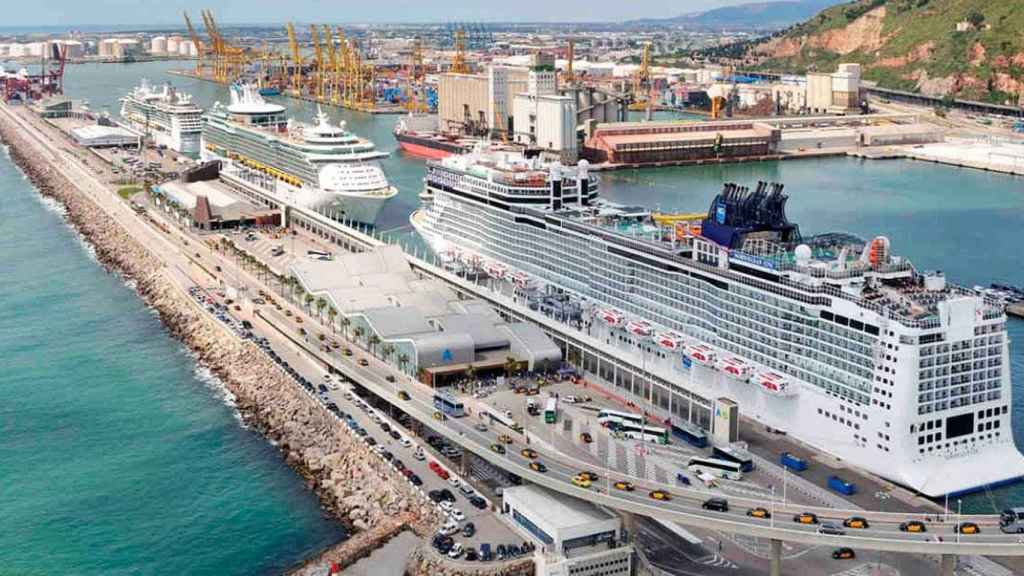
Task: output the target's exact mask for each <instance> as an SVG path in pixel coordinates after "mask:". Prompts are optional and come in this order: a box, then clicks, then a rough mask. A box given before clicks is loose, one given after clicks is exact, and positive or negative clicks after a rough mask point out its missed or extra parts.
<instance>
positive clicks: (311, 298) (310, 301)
mask: <svg viewBox="0 0 1024 576" xmlns="http://www.w3.org/2000/svg"><path fill="white" fill-rule="evenodd" d="M315 300H316V296H313V295H312V294H306V297H305V298H304V299H303V301H304V302H305V303H306V312H307V313H309V312H311V311H312V309H311V308H310V306H311V305H312V304H313V302H314V301H315Z"/></svg>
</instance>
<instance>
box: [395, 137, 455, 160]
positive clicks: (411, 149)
mask: <svg viewBox="0 0 1024 576" xmlns="http://www.w3.org/2000/svg"><path fill="white" fill-rule="evenodd" d="M395 140H397V141H398V146H399V147H400V148H401V149H402V151H403V152H405V153H407V154H411V155H413V156H417V157H419V158H426V159H432V160H439V159H441V158H446V157H448V156H452V155H456V154H465V153H466V152H468V151H469V149H468V148H467V147H465V146H463V145H461V144H458V143H455V142H444V141H439V140H434V139H432V138H422V137H417V136H413V135H410V134H406V133H401V132H399V133H397V134H395Z"/></svg>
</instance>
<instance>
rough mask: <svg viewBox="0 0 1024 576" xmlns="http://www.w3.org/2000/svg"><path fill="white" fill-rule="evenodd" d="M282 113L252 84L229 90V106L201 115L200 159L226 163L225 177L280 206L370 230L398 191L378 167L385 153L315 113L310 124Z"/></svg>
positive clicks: (215, 108)
mask: <svg viewBox="0 0 1024 576" xmlns="http://www.w3.org/2000/svg"><path fill="white" fill-rule="evenodd" d="M285 111H286V109H285V107H284V106H282V105H280V104H276V103H270V102H267V101H265V100H264V99H263V97H262V96H260V93H259V89H258V88H257V87H255V86H251V85H235V86H232V87H231V103H230V104H228V105H226V106H225V105H223V104H221V103H220V102H218V103H216V104H214V106H213V108H212V109H211V110H210V112H209V113H207V114H206V115H205V116H204V117H203V149H202V154H203V158H204V159H206V160H221V161H223V162H224V163H225V170H226V171H229V172H235V173H237V174H238V175H239V177H240V179H241V180H243V181H245V182H247V183H249V185H251V186H254V187H258V188H259V189H260V190H261V191H263V192H266V193H268V194H270V195H272V196H273V197H274V198H275V199H276V200H278V201H280V202H282V203H285V204H289V205H297V206H303V207H307V208H311V209H314V210H318V211H320V212H324V213H330V214H332V215H334V216H336V217H338V218H342V219H344V220H348V221H351V222H356V223H360V224H369V225H372V224H374V222H375V221H376V220H377V215H378V214H380V211H381V209H383V207H384V205H385V204H386V203H387V201H388V200H390V199H391V198H394V196H395V195H396V194H397V193H398V191H397V190H396V189H395V187H394V186H391V185H390V184H389V183H388V180H387V178H386V176H385V175H384V170H383V169H382V168H381V166H380V163H379V162H378V160H380V159H381V158H386V157H387V153H386V152H382V151H380V150H378V149H377V148H376V146H375V145H374V144H373V142H370V141H369V140H366V139H364V138H360V137H359V136H356V135H355V134H353V133H351V132H349V131H348V130H346V129H345V125H344V123H342V124H340V125H335V124H332V123H331V122H330V120H329V119H328V117H327V115H326V114H324V112H323V110H320V109H319V108H318V109H317V115H316V120H315V122H314V123H312V124H306V123H302V122H296V121H294V120H290V119H289V118H287V116H286V113H285Z"/></svg>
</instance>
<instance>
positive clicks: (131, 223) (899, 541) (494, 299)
mask: <svg viewBox="0 0 1024 576" xmlns="http://www.w3.org/2000/svg"><path fill="white" fill-rule="evenodd" d="M37 121H38V120H33V119H31V118H25V114H19V113H18V112H16V111H13V110H11V109H10V108H8V107H6V106H2V107H0V125H3V124H11V123H14V124H16V125H18V126H19V127H20V129H22V130H23V131H25V132H28V133H31V135H32V136H34V137H35V139H36V142H35V143H34V144H32V145H33V146H35V147H36V149H37V150H39V151H40V152H41V153H40V156H41V158H40V161H43V162H49V163H51V164H53V165H60V164H66V166H65V167H64V168H62V169H61V170H62V172H63V174H64V175H65V178H67V180H68V181H69V182H75V183H76V184H78V186H79V187H90V188H91V190H90V192H88V194H89V196H90V197H91V198H92V200H93V201H94V202H96V203H97V204H98V205H100V206H103V207H104V209H105V210H108V213H109V214H112V215H114V216H113V217H114V220H115V221H116V222H117V223H119V224H120V225H122V226H124V227H125V229H126V230H131V231H132V233H133V234H134V235H138V237H140V238H143V239H145V241H147V242H155V243H157V244H159V245H160V246H169V247H170V250H168V251H167V252H166V253H163V251H161V252H162V257H163V258H165V259H168V261H169V262H173V263H174V267H175V268H176V269H177V270H178V272H175V273H173V274H172V275H174V276H178V275H180V276H181V277H182V281H183V282H186V280H184V278H186V277H187V274H185V271H186V270H192V269H194V268H196V267H198V266H200V264H199V263H200V262H202V263H204V264H203V265H205V264H206V263H208V262H211V261H215V262H219V264H218V266H225V267H228V266H230V264H229V263H228V262H229V259H227V260H226V259H224V258H223V257H220V256H217V255H215V253H214V251H213V250H211V249H209V248H206V247H202V246H200V247H195V250H196V251H195V252H194V255H193V247H192V245H190V244H189V243H188V240H189V239H191V240H194V237H193V236H191V235H187V234H184V233H181V231H180V230H179V229H178V228H177V227H176V226H175V223H174V222H173V221H171V226H168V225H167V224H162V225H163V226H165V227H166V228H169V229H170V230H172V231H173V232H174V234H169V233H168V231H167V230H166V229H161V228H159V226H157V225H156V224H155V223H154V224H150V223H147V222H153V221H151V220H147V219H145V218H143V217H142V216H140V215H138V214H135V213H132V212H131V211H129V210H128V208H127V205H126V203H124V202H123V201H120V200H119V199H117V198H116V197H115V195H114V194H113V191H112V190H110V189H109V188H105V187H103V186H101V185H98V183H96V181H95V178H94V177H93V176H90V175H89V173H88V171H87V170H84V169H83V168H82V167H81V166H79V165H78V162H79V161H80V160H81V158H82V156H81V155H78V158H77V159H76V158H75V156H76V154H75V153H74V152H73V151H68V150H66V149H63V150H62V149H61V148H60V147H59V145H55V144H52V143H49V144H48V143H46V138H45V137H44V136H43V134H44V131H43V130H42V129H40V128H38V127H35V126H33V124H34V123H35V122H37ZM9 128H10V126H8V129H9ZM18 145H19V144H18V143H14V142H12V147H14V146H18ZM94 183H96V185H93V184H94ZM236 184H239V183H236ZM247 190H249V193H250V194H257V193H255V192H252V191H251V189H247ZM239 191H241V187H239ZM257 196H258V194H257ZM253 199H259V200H262V204H264V205H265V204H266V203H267V200H268V199H267V198H258V197H257V198H253ZM281 208H282V210H283V212H284V213H285V221H286V222H287V223H289V224H290V225H292V226H294V227H296V228H298V229H301V230H303V231H304V232H303V233H304V234H309V235H311V236H315V237H317V238H320V239H321V240H323V241H326V242H329V243H331V244H335V245H338V246H344V247H346V248H347V249H350V250H354V251H368V250H373V249H376V248H381V247H384V246H386V244H387V242H384V241H383V240H381V238H380V237H379V235H376V234H374V233H366V232H362V231H358V230H354V229H352V228H349V227H347V226H343V225H341V223H339V222H337V221H336V220H334V219H332V218H330V217H328V216H326V215H323V214H320V213H318V212H314V211H310V210H304V209H301V208H296V207H289V206H282V207H281ZM159 218H161V219H163V217H162V216H160V217H159ZM181 242H184V244H181ZM183 246H189V248H187V249H183ZM111 249H112V250H113V248H111ZM407 256H408V255H407ZM417 256H418V253H417V252H416V251H415V250H414V251H413V254H412V255H411V257H408V262H409V265H410V266H411V267H412V268H413V269H414V270H416V271H418V272H420V273H422V274H424V275H429V276H432V277H436V278H440V279H442V280H444V281H445V282H447V283H448V284H449V285H451V286H452V287H453V288H454V289H456V290H458V291H460V292H464V293H465V294H471V295H472V296H473V297H475V298H480V299H485V300H487V301H489V302H490V303H492V304H493V305H494V306H495V307H497V308H499V309H500V310H501V311H502V312H503V313H505V314H507V315H508V316H510V317H518V318H522V319H526V320H529V321H531V322H534V323H536V324H537V325H539V326H542V328H543V329H544V330H545V331H546V332H548V334H549V335H550V336H552V337H553V338H554V339H556V341H560V342H562V343H564V344H565V346H566V348H567V350H568V349H571V347H572V346H575V347H576V348H575V349H578V350H582V351H584V352H589V353H591V354H594V355H598V356H597V357H598V358H600V359H601V360H602V361H605V362H608V363H609V365H610V366H612V367H613V370H623V371H629V372H630V374H631V376H632V375H634V374H635V375H637V376H639V377H641V378H647V379H656V378H659V376H658V375H657V374H652V373H650V372H649V371H646V370H643V369H638V368H637V367H635V366H632V365H631V360H630V359H628V358H625V357H624V355H623V353H622V351H621V350H616V349H614V348H611V347H607V346H601V345H600V343H599V342H596V341H594V339H592V338H589V337H588V336H586V335H585V334H581V333H579V331H578V330H577V331H573V330H571V329H568V328H567V327H566V326H565V325H561V324H559V323H557V322H555V321H554V320H552V319H551V318H548V317H546V316H544V315H543V314H540V313H538V312H534V311H531V310H529V309H527V308H525V307H524V306H522V305H521V304H518V303H517V302H515V301H514V299H512V298H510V297H508V296H506V295H503V294H500V293H495V292H493V291H491V290H490V289H488V288H487V287H484V286H481V285H479V284H476V283H474V282H469V281H467V280H466V279H464V278H461V277H459V276H457V275H456V274H454V273H452V272H451V271H448V270H445V269H444V268H443V267H442V266H439V265H437V264H436V263H434V262H431V261H429V260H427V259H422V258H418V257H417ZM228 269H229V270H233V271H234V272H235V274H238V275H241V276H243V277H245V278H246V279H247V280H246V281H247V282H250V283H251V285H253V286H261V285H264V286H269V285H268V284H264V283H263V282H261V281H260V280H259V279H258V278H256V276H254V275H253V273H252V272H251V271H250V270H242V269H240V268H239V267H237V266H235V267H233V268H228ZM212 273H213V272H211V274H212ZM271 290H272V288H271ZM245 305H246V306H247V307H248V306H252V302H251V298H249V299H247V300H246V302H245ZM289 311H291V312H292V313H293V315H298V314H302V316H304V317H305V318H307V326H310V327H312V326H314V325H315V323H316V318H315V316H314V315H313V314H312V313H309V312H308V311H303V309H302V307H301V306H291V307H289ZM271 314H274V313H273V312H271ZM274 322H275V323H279V324H280V323H285V322H286V321H285V320H283V318H276V319H275V320H274ZM321 322H322V320H321ZM284 325H285V326H287V327H286V328H281V329H282V330H287V331H289V333H290V334H291V337H292V338H297V337H301V336H298V334H300V333H299V332H298V331H297V328H298V327H297V326H296V325H294V324H284ZM312 356H313V357H314V358H315V360H316V361H317V362H318V363H319V365H320V366H326V367H328V368H329V369H330V371H332V372H333V373H338V374H342V375H344V376H346V377H347V378H348V379H350V380H352V381H354V382H358V383H359V384H361V385H362V386H363V387H365V388H366V389H367V390H369V391H371V392H373V393H374V394H375V395H376V396H377V397H379V398H381V399H383V400H385V401H387V402H388V403H389V404H391V405H393V406H401V407H402V408H403V409H404V410H405V412H406V413H407V414H409V415H410V416H412V417H413V418H414V419H415V420H417V421H419V422H420V423H421V425H423V426H425V427H426V428H429V429H430V430H432V431H433V432H435V433H437V434H440V435H442V436H444V437H446V438H448V439H449V440H450V441H451V442H453V443H456V444H458V445H460V446H462V447H464V448H465V449H467V450H468V451H470V452H472V453H473V454H474V456H475V457H477V458H479V459H482V460H484V461H486V462H488V463H489V464H490V465H492V466H495V467H499V468H503V469H507V470H513V471H515V473H516V474H518V475H519V476H521V477H522V478H524V479H527V480H529V481H530V482H533V483H535V484H538V485H541V486H545V487H547V488H550V489H552V490H555V491H557V492H561V493H564V494H568V495H573V496H577V497H583V498H586V499H588V500H592V501H595V502H599V503H601V504H604V505H607V506H609V507H612V508H616V509H620V510H625V511H630V512H636V513H639V514H642V515H645V516H654V517H659V518H666V519H671V520H674V521H677V522H680V523H682V524H690V525H700V526H709V527H712V528H716V529H719V530H722V531H725V532H729V533H738V534H747V535H753V536H760V537H765V538H768V539H770V540H772V542H773V546H772V550H773V553H774V554H775V558H776V559H775V560H773V562H772V573H773V574H778V573H779V569H780V568H779V560H778V558H779V553H780V550H781V541H783V540H787V541H796V542H805V543H810V544H824V545H834V544H835V543H837V542H838V540H837V537H836V536H830V535H823V534H818V533H816V532H811V531H807V530H803V529H800V527H798V526H794V525H791V524H787V525H785V526H782V525H781V524H780V525H779V526H775V525H770V526H769V525H768V524H765V523H757V522H751V521H749V520H746V519H743V518H742V510H740V511H739V512H740V513H739V514H737V515H728V516H724V515H714V514H708V513H706V512H700V511H699V507H698V506H695V504H697V505H699V503H700V502H701V501H702V500H703V499H704V498H705V496H706V494H707V493H706V492H704V491H702V490H693V489H684V488H680V487H678V486H675V485H671V490H672V492H673V493H674V494H675V495H676V501H673V502H672V503H669V504H662V505H659V506H654V505H652V504H651V503H650V501H649V500H648V499H647V497H646V495H644V494H637V495H635V496H633V495H628V494H624V493H618V492H615V491H613V490H611V489H610V488H607V489H602V488H597V489H588V490H584V489H582V488H579V487H576V486H573V485H571V484H570V483H569V481H568V480H569V478H571V477H572V476H573V475H574V474H575V473H576V472H575V470H578V469H579V467H580V466H581V465H582V464H581V463H579V462H577V461H574V459H572V458H566V459H565V460H564V462H559V461H554V462H552V461H549V467H550V468H551V471H550V472H549V473H541V472H537V471H536V470H533V469H531V468H530V467H529V466H528V465H527V464H528V461H524V460H523V459H520V458H518V456H514V455H508V456H506V457H502V456H499V455H498V454H496V453H495V452H494V451H493V450H491V448H490V446H491V445H493V442H494V438H493V436H492V435H491V434H492V433H490V432H489V433H487V434H482V433H480V432H479V431H474V430H473V429H472V428H470V426H469V425H468V424H466V423H463V422H459V421H454V422H451V421H446V420H443V419H437V418H436V417H435V416H433V414H434V408H433V406H432V402H431V401H430V399H429V394H430V392H429V391H428V390H425V389H423V388H422V387H420V386H415V385H412V387H411V388H410V389H411V390H412V392H413V398H414V399H413V400H404V401H403V400H402V399H401V398H400V396H399V394H398V391H397V385H396V383H395V380H387V379H386V378H385V377H384V376H385V375H388V376H395V375H396V374H397V375H398V377H399V378H403V379H402V380H400V382H401V383H402V385H403V386H406V383H407V382H408V379H405V376H404V375H403V374H401V373H400V372H396V371H395V370H394V368H393V366H391V365H390V364H388V363H387V362H385V361H383V360H381V359H379V358H376V357H374V356H373V355H372V354H371V355H370V356H368V357H361V358H360V359H361V360H366V364H361V363H360V364H357V363H356V362H354V361H353V360H352V359H346V358H344V357H340V356H341V355H339V354H323V355H321V354H318V353H315V352H314V353H313V354H312ZM243 392H244V391H243ZM687 397H688V402H687V406H688V410H689V411H690V413H691V414H696V413H703V412H704V411H709V410H710V409H711V407H712V404H711V402H710V401H709V400H707V399H705V398H701V397H699V396H696V395H693V394H688V396H687ZM254 409H258V407H254ZM526 438H527V439H528V438H529V436H527V437H526ZM540 445H541V444H538V446H540ZM545 449H546V448H545ZM612 473H614V474H616V475H617V477H618V476H623V477H625V473H622V472H620V471H618V470H616V471H615V472H608V473H607V474H609V475H610V474H612ZM635 481H636V482H637V483H641V485H643V486H644V487H645V488H647V487H651V488H653V487H659V486H663V485H664V484H662V483H660V482H659V481H656V480H651V479H649V478H637V479H636V480H635ZM666 488H668V486H666ZM730 500H731V501H733V502H735V503H737V504H739V505H744V504H748V505H755V504H756V503H763V502H764V499H763V498H761V497H759V498H742V497H736V498H732V497H731V498H730ZM773 503H774V501H773ZM778 509H779V510H780V512H798V511H800V510H807V509H814V510H818V511H819V512H820V513H821V514H822V515H823V516H826V517H827V515H832V517H835V515H837V514H840V513H843V512H849V511H842V510H836V509H835V508H828V507H808V506H803V505H799V504H793V503H790V504H788V505H786V504H782V505H780V506H779V508H778ZM864 514H866V515H868V517H870V518H871V519H872V520H873V521H877V522H878V523H879V525H880V528H881V529H884V530H885V533H884V537H882V536H878V535H870V536H867V535H865V536H861V535H849V536H847V537H845V540H844V542H850V543H851V545H856V546H857V547H858V548H864V549H874V550H890V551H897V552H918V553H924V554H941V555H942V563H941V573H942V574H951V573H952V566H953V559H954V556H955V555H970V554H991V555H1007V556H1017V555H1024V550H1022V549H1021V547H1020V546H1019V545H1016V543H1015V541H1011V540H1010V539H1008V538H1002V537H1001V536H1000V535H999V534H998V533H997V531H996V530H995V529H994V528H992V527H993V525H994V524H993V522H994V520H993V518H991V517H988V516H984V515H977V516H970V517H969V518H973V519H975V520H976V521H977V522H979V523H980V524H981V525H983V526H985V527H986V534H985V535H984V536H981V537H974V538H970V539H965V540H964V541H963V542H960V541H956V542H954V541H938V542H936V541H930V540H928V541H922V540H919V539H911V538H905V537H904V535H903V534H901V533H900V532H898V531H897V530H895V524H896V523H897V522H899V521H901V520H902V519H905V518H907V517H908V515H914V516H920V517H925V514H928V515H931V514H935V512H934V511H929V512H927V513H924V512H914V513H912V514H909V513H907V512H903V511H895V510H894V511H890V512H878V511H871V512H864ZM967 518H968V516H964V519H967ZM776 543H778V544H776Z"/></svg>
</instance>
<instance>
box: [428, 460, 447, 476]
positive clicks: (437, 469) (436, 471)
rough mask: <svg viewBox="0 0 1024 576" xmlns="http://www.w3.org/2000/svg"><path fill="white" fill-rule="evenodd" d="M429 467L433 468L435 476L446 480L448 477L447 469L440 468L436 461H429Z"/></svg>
mask: <svg viewBox="0 0 1024 576" xmlns="http://www.w3.org/2000/svg"><path fill="white" fill-rule="evenodd" d="M430 469H431V470H433V471H434V474H437V476H438V477H439V478H440V479H441V480H447V479H448V471H447V470H445V469H444V468H441V465H440V464H438V463H437V462H431V463H430Z"/></svg>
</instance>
